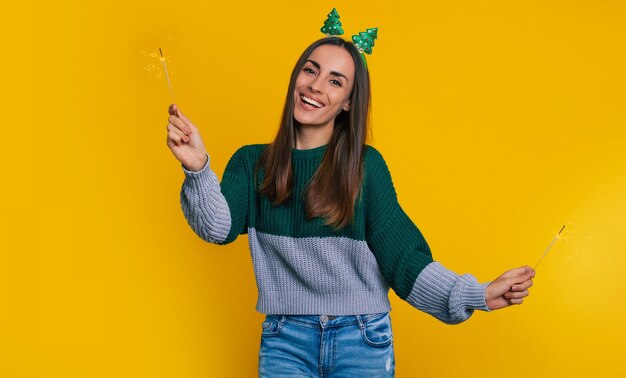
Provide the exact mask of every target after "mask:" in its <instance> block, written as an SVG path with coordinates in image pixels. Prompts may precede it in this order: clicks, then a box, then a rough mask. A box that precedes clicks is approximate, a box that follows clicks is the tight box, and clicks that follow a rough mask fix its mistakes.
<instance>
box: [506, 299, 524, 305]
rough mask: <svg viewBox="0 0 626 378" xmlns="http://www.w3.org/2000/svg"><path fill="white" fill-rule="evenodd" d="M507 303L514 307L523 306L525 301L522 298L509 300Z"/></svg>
mask: <svg viewBox="0 0 626 378" xmlns="http://www.w3.org/2000/svg"><path fill="white" fill-rule="evenodd" d="M507 301H508V302H509V303H510V304H512V305H514V304H522V303H523V302H524V299H522V298H519V299H518V298H513V299H507Z"/></svg>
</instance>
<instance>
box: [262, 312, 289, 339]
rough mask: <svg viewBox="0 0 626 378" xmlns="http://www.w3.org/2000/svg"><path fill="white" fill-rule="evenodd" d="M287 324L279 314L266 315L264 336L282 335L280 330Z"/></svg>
mask: <svg viewBox="0 0 626 378" xmlns="http://www.w3.org/2000/svg"><path fill="white" fill-rule="evenodd" d="M284 324H285V319H284V317H282V316H278V315H266V316H265V321H263V324H262V327H263V333H262V334H261V336H262V337H271V336H278V335H280V331H281V330H282V328H283V325H284Z"/></svg>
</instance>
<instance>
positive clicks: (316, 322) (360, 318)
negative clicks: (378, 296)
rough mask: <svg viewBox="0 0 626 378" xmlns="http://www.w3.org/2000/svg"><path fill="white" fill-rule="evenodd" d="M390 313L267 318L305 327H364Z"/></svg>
mask: <svg viewBox="0 0 626 378" xmlns="http://www.w3.org/2000/svg"><path fill="white" fill-rule="evenodd" d="M387 314H388V312H380V313H376V314H363V315H276V314H268V315H267V317H269V318H272V317H273V318H275V319H278V320H279V321H281V322H285V321H292V322H296V323H301V324H304V325H313V326H320V325H321V326H323V327H339V326H347V325H352V324H359V325H362V324H363V323H364V322H367V321H368V320H370V319H373V318H376V317H383V316H385V315H387Z"/></svg>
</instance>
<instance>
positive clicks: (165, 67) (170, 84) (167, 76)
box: [159, 47, 176, 103]
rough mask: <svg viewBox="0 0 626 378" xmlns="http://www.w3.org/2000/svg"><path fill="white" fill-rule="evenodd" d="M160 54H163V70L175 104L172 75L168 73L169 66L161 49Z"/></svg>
mask: <svg viewBox="0 0 626 378" xmlns="http://www.w3.org/2000/svg"><path fill="white" fill-rule="evenodd" d="M159 52H160V53H161V62H162V63H163V70H164V71H165V77H166V78H167V86H168V87H169V88H170V94H171V95H172V103H175V102H176V101H174V91H173V90H172V83H170V75H169V74H168V73H167V66H166V65H165V58H164V57H163V51H161V48H160V47H159Z"/></svg>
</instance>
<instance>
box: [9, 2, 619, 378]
mask: <svg viewBox="0 0 626 378" xmlns="http://www.w3.org/2000/svg"><path fill="white" fill-rule="evenodd" d="M333 7H336V8H337V10H338V11H339V13H340V15H341V21H342V23H343V28H344V30H345V31H346V34H345V35H344V36H345V37H346V38H349V36H351V35H352V34H355V33H357V32H358V31H362V30H364V29H365V28H366V27H374V26H376V27H378V28H379V33H378V39H377V40H376V45H375V47H374V53H373V55H371V56H369V57H368V65H369V68H370V70H371V77H372V80H373V93H372V96H373V109H372V116H373V119H372V120H373V123H372V124H373V136H374V137H373V139H372V140H370V143H371V144H373V145H374V146H375V147H377V148H378V149H379V150H380V151H381V152H382V153H383V156H384V157H385V159H386V161H387V163H388V165H389V167H390V169H391V172H392V176H393V179H394V184H395V186H396V190H397V192H398V196H399V200H400V203H401V205H402V206H403V208H404V209H405V211H406V212H407V213H408V214H409V216H410V217H411V218H412V219H413V221H414V222H415V223H416V225H417V226H418V227H419V228H420V229H421V230H422V232H423V233H424V235H425V237H426V239H427V240H428V242H429V244H430V246H431V248H432V250H433V254H434V256H435V258H436V259H437V260H439V261H440V262H442V263H443V264H444V265H445V266H447V267H448V268H450V269H452V270H454V271H456V272H458V273H472V274H474V275H475V276H476V277H477V278H478V279H479V280H480V281H481V282H485V281H487V280H493V279H495V277H497V276H498V275H499V274H501V273H502V272H504V271H505V270H507V269H510V268H514V267H518V266H521V265H524V264H529V265H534V264H535V263H536V262H537V260H538V259H539V257H540V256H541V254H542V253H543V251H544V250H545V248H546V247H547V245H548V244H549V242H550V241H551V240H552V237H553V236H554V234H555V233H556V232H557V231H558V230H559V228H560V227H561V225H563V224H566V225H567V227H566V229H565V231H564V236H565V238H564V239H563V240H560V241H559V242H557V243H556V244H555V246H554V247H553V249H552V250H551V252H550V253H549V254H548V255H547V257H546V258H545V259H544V260H543V262H542V263H541V265H540V266H539V268H538V270H537V276H536V278H535V280H534V283H535V284H534V286H533V287H532V289H531V295H530V296H529V297H528V298H527V299H526V300H525V302H524V304H523V305H521V306H515V307H511V308H506V309H503V310H500V311H495V312H492V313H484V312H476V313H475V314H474V316H473V317H472V318H471V319H470V320H468V321H467V322H465V323H462V324H459V325H456V326H448V325H445V324H443V323H441V322H439V321H437V320H436V319H434V318H432V317H430V316H429V315H427V314H425V313H422V312H419V311H417V310H415V309H414V308H412V307H411V306H410V305H408V304H407V303H406V302H403V301H402V300H400V299H399V298H398V297H396V296H395V294H394V293H393V292H390V297H391V299H392V307H393V311H392V313H391V315H392V320H393V327H394V332H395V348H396V349H395V350H396V359H397V361H396V362H397V377H418V376H419V377H454V376H464V377H503V376H504V377H528V376H534V377H584V376H596V377H616V376H623V374H625V373H626V368H625V367H624V364H623V341H624V340H625V339H626V331H625V326H624V323H623V322H624V317H625V315H626V305H625V301H624V292H625V291H626V290H625V289H626V287H625V286H626V285H625V284H624V277H625V275H626V264H625V262H626V259H625V257H624V254H623V252H624V247H625V245H626V232H624V230H623V227H624V220H625V219H624V218H625V215H624V214H626V154H625V153H624V149H625V148H624V147H626V131H625V126H626V110H625V109H626V107H625V106H624V105H625V100H626V90H625V88H626V73H625V67H626V53H625V51H626V50H625V46H626V44H625V42H626V38H625V37H626V26H625V23H624V20H626V17H625V16H626V11H625V7H624V5H623V2H620V1H617V0H614V1H572V0H569V1H502V0H494V1H415V2H414V1H350V2H349V1H332V2H329V1H317V2H293V1H283V2H261V1H259V2H236V1H234V2H211V1H194V2H182V3H181V2H163V1H149V2H148V1H135V2H131V1H107V2H99V3H96V4H90V3H89V2H83V1H75V2H68V1H56V2H49V4H47V5H44V4H37V5H32V6H30V8H28V9H23V10H22V11H24V12H27V13H21V14H30V15H31V16H28V17H24V18H23V19H20V18H16V17H17V16H16V15H15V16H10V15H9V14H5V18H7V19H11V20H13V21H12V23H11V24H9V25H10V26H9V27H8V28H7V29H6V30H5V33H3V34H4V35H5V37H6V38H5V39H6V40H7V42H6V44H5V45H4V47H3V49H4V51H3V53H2V60H3V66H4V67H5V69H4V70H3V71H4V73H3V76H4V78H3V80H4V81H5V83H7V86H5V91H4V96H6V98H7V101H5V109H4V112H3V113H4V114H5V124H4V127H3V131H4V132H3V137H2V139H3V142H4V143H3V147H2V154H3V156H2V157H3V159H2V160H3V172H4V173H5V175H4V179H3V185H2V191H3V192H2V196H3V204H2V212H3V216H2V221H1V222H2V224H1V226H2V233H3V234H2V246H1V248H2V254H1V256H2V257H1V258H2V260H0V263H1V264H0V266H1V270H0V286H1V288H0V290H1V291H0V294H1V297H2V304H1V308H0V347H1V350H0V376H2V377H65V378H70V377H72V378H73V377H251V376H255V375H256V366H257V353H258V346H259V341H260V333H261V321H262V319H263V316H262V315H261V314H259V313H257V312H256V311H255V310H254V306H255V303H256V286H255V281H254V275H253V270H252V265H251V260H250V256H249V251H248V245H247V236H240V237H239V239H238V240H237V241H236V242H235V243H233V244H230V245H228V246H217V245H212V244H207V243H205V242H203V241H202V240H201V239H199V238H198V237H197V236H196V235H195V234H194V233H193V231H192V230H191V229H190V228H189V226H188V225H187V223H186V221H185V218H184V217H183V214H182V211H181V209H180V203H179V192H180V187H181V184H182V181H183V178H184V176H183V172H182V170H181V168H180V164H179V163H178V161H177V160H176V159H175V158H174V156H173V155H172V154H171V152H170V151H169V149H168V148H167V146H166V143H165V141H166V125H167V107H168V105H169V104H170V103H171V97H170V94H169V91H168V87H167V82H166V79H165V77H164V76H163V70H162V67H161V66H160V61H159V60H158V58H156V57H155V56H154V53H155V52H157V51H158V48H159V47H161V48H162V49H163V51H164V53H165V55H166V56H167V63H168V71H169V73H170V78H171V81H172V86H173V90H174V96H175V100H176V103H177V104H178V105H179V107H180V108H181V110H182V111H183V112H185V113H186V114H187V116H188V117H189V118H190V119H191V120H192V121H194V122H195V123H196V124H197V125H198V127H199V128H200V130H201V133H202V136H203V139H204V141H205V144H206V147H207V149H208V151H209V153H210V154H211V157H212V161H211V166H212V168H213V169H214V170H215V172H217V174H218V176H219V177H220V178H221V176H222V173H223V170H224V167H225V164H226V162H227V161H228V159H229V158H230V156H231V155H232V153H233V152H234V151H235V150H236V149H237V148H238V147H240V146H242V145H244V144H249V143H267V142H269V141H270V140H271V139H272V138H273V136H274V135H275V132H276V130H277V124H278V120H279V117H280V113H281V110H282V106H283V102H284V99H285V91H286V88H287V84H288V79H289V74H290V72H291V69H292V67H293V64H294V63H295V61H296V59H297V57H298V56H299V54H300V53H301V52H302V51H303V50H304V48H305V47H306V46H307V45H308V44H309V43H311V42H313V41H314V40H316V39H317V38H319V37H321V36H322V34H321V33H320V32H319V28H320V27H321V26H322V24H323V21H324V19H325V17H326V15H327V13H328V12H329V11H330V10H331V9H332V8H333ZM33 12H34V16H32V14H33ZM5 27H6V24H5Z"/></svg>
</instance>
